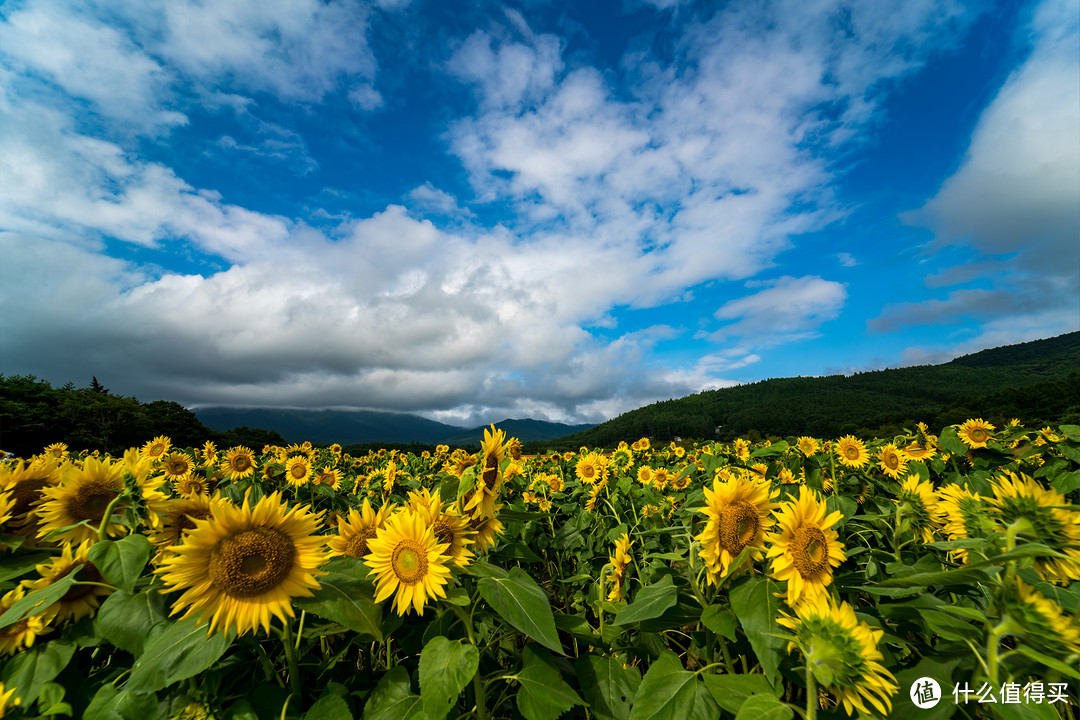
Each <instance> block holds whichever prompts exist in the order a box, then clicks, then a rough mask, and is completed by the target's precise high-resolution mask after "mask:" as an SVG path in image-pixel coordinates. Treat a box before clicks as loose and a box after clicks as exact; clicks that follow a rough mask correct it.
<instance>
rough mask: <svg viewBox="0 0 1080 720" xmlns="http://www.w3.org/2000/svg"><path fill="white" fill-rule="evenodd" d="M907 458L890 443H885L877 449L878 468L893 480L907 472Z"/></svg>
mask: <svg viewBox="0 0 1080 720" xmlns="http://www.w3.org/2000/svg"><path fill="white" fill-rule="evenodd" d="M907 464H908V458H907V456H906V455H905V454H904V451H903V450H901V449H900V448H898V447H896V445H893V444H892V443H886V444H884V445H882V446H881V448H879V449H878V467H879V468H881V471H882V472H883V473H885V474H886V475H888V476H889V477H891V478H892V479H894V480H899V479H900V476H901V475H903V474H904V473H905V472H906V471H907Z"/></svg>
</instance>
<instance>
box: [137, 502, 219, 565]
mask: <svg viewBox="0 0 1080 720" xmlns="http://www.w3.org/2000/svg"><path fill="white" fill-rule="evenodd" d="M214 502H215V501H214V500H211V499H210V498H209V497H207V496H206V495H192V496H191V497H186V498H183V499H177V500H169V501H167V504H166V505H165V507H164V508H163V509H162V512H161V517H162V521H163V522H162V527H161V530H160V531H159V532H156V533H154V534H153V535H151V536H150V542H152V543H154V544H155V545H157V546H158V547H159V548H161V551H162V553H163V554H162V555H161V558H164V557H166V556H167V554H168V550H169V549H170V548H172V547H173V546H174V545H179V544H180V542H181V541H182V540H183V539H184V534H185V532H186V531H187V530H191V529H193V528H194V527H195V521H196V520H206V519H208V518H210V517H211V516H212V515H213V510H212V503H214ZM218 502H220V501H218Z"/></svg>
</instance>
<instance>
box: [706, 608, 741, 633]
mask: <svg viewBox="0 0 1080 720" xmlns="http://www.w3.org/2000/svg"><path fill="white" fill-rule="evenodd" d="M701 624H702V625H704V626H705V627H707V628H709V629H710V630H712V631H713V632H714V633H716V634H717V635H723V636H724V637H726V638H727V639H728V640H735V628H736V627H738V624H739V620H738V618H736V617H735V613H733V612H731V610H729V609H727V608H726V607H724V606H723V605H710V606H709V607H707V608H705V609H704V610H703V611H702V613H701Z"/></svg>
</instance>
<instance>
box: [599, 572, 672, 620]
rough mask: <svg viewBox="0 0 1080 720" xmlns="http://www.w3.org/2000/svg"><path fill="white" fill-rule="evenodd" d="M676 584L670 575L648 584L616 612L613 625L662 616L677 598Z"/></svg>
mask: <svg viewBox="0 0 1080 720" xmlns="http://www.w3.org/2000/svg"><path fill="white" fill-rule="evenodd" d="M676 596H677V593H676V591H675V584H674V583H673V582H672V580H671V576H670V575H665V576H664V577H663V578H661V579H660V582H656V583H653V584H652V585H646V586H645V587H643V588H641V590H639V591H638V593H637V595H635V596H634V602H632V603H630V604H629V605H627V606H626V607H624V608H621V609H620V610H619V612H617V613H615V620H613V621H612V624H613V625H629V624H630V623H635V622H641V621H642V620H649V619H651V618H655V617H660V616H661V615H663V614H664V611H665V610H667V609H668V608H669V607H671V606H672V605H674V604H675V602H676V599H677V597H676Z"/></svg>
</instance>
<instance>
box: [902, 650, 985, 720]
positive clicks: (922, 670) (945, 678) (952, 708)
mask: <svg viewBox="0 0 1080 720" xmlns="http://www.w3.org/2000/svg"><path fill="white" fill-rule="evenodd" d="M960 662H961V660H960V659H952V660H949V661H948V662H942V661H941V660H940V659H936V658H933V657H925V658H923V659H922V660H920V661H919V662H918V664H917V665H915V667H913V668H908V669H907V670H901V671H900V672H898V673H896V684H897V686H898V687H899V688H900V691H899V692H898V693H896V695H894V696H893V698H892V701H893V706H892V713H891V714H890V717H897V718H918V719H919V720H923V719H924V718H925V720H947V718H951V717H952V716H953V714H954V713H955V712H956V705H955V703H954V702H953V701H954V700H955V698H952V697H950V695H951V689H952V687H953V672H954V671H955V669H956V666H957V665H959V664H960ZM963 672H964V671H961V673H962V674H963ZM926 677H928V678H931V679H933V680H936V681H937V683H938V685H940V686H941V694H942V696H943V697H942V698H941V701H940V702H939V703H938V704H937V705H935V706H934V707H932V708H926V709H925V710H923V709H920V708H919V707H917V706H916V705H915V704H914V703H913V702H912V701H911V691H912V687H913V685H914V684H915V683H916V682H917V681H918V680H919V679H921V678H926ZM973 699H974V698H973Z"/></svg>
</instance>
